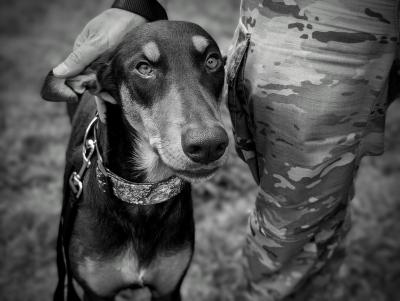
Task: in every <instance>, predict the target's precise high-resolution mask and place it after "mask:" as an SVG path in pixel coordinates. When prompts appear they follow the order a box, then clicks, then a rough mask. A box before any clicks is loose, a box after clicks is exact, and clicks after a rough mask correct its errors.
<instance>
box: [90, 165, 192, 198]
mask: <svg viewBox="0 0 400 301" xmlns="http://www.w3.org/2000/svg"><path fill="white" fill-rule="evenodd" d="M96 177H97V182H98V183H99V186H100V188H101V189H102V190H103V191H104V192H105V191H107V187H111V189H112V192H113V194H114V195H115V196H116V197H117V198H118V199H120V200H121V201H123V202H126V203H129V204H135V205H154V204H158V203H162V202H165V201H168V200H169V199H171V198H173V197H174V196H177V195H178V194H179V193H180V192H181V191H182V189H183V187H184V185H185V182H184V181H183V180H182V179H181V178H178V177H176V176H173V177H170V178H169V179H166V180H163V181H161V182H157V183H132V182H129V181H127V180H125V179H123V178H121V177H119V176H117V175H116V174H114V173H112V172H111V171H110V170H109V169H107V168H106V167H104V165H103V163H102V162H101V161H100V160H98V161H97V168H96Z"/></svg>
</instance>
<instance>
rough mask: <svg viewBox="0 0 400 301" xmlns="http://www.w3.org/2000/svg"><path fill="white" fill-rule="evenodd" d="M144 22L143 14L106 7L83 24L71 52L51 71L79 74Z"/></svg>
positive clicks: (62, 75) (70, 74)
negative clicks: (83, 26)
mask: <svg viewBox="0 0 400 301" xmlns="http://www.w3.org/2000/svg"><path fill="white" fill-rule="evenodd" d="M146 22H147V21H146V19H145V18H143V17H142V16H139V15H137V14H134V13H131V12H129V11H125V10H122V9H119V8H110V9H107V10H106V11H104V12H103V13H101V14H100V15H98V16H97V17H95V18H94V19H92V20H91V21H90V22H89V23H88V24H87V25H86V26H85V28H84V29H83V31H82V32H81V33H80V34H79V36H78V37H77V39H76V41H75V44H74V49H73V51H72V53H71V54H70V55H69V56H68V57H67V58H66V59H65V60H64V61H63V62H62V63H61V64H59V65H58V66H57V67H55V68H54V69H53V73H54V75H55V76H56V77H61V78H67V77H71V76H75V75H77V74H79V73H80V72H81V71H83V70H84V69H85V68H86V67H87V66H88V65H89V64H90V63H91V62H93V61H94V60H95V59H97V58H98V57H99V56H100V55H101V54H103V53H104V52H106V51H107V50H109V49H112V48H114V47H115V46H116V45H118V44H119V43H120V42H121V41H122V39H123V37H124V36H125V34H126V33H128V32H129V31H130V30H131V29H132V28H134V27H136V26H139V25H141V24H143V23H146Z"/></svg>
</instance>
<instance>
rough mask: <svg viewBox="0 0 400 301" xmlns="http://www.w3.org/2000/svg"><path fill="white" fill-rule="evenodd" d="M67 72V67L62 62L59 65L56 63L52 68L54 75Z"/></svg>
mask: <svg viewBox="0 0 400 301" xmlns="http://www.w3.org/2000/svg"><path fill="white" fill-rule="evenodd" d="M67 72H68V67H67V65H65V64H64V63H61V64H60V65H58V66H57V67H55V68H54V69H53V73H54V75H55V76H57V75H59V76H62V75H65V74H66V73H67Z"/></svg>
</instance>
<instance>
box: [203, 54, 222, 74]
mask: <svg viewBox="0 0 400 301" xmlns="http://www.w3.org/2000/svg"><path fill="white" fill-rule="evenodd" d="M220 63H221V59H220V58H219V56H218V55H217V54H210V55H209V56H208V57H207V59H206V66H207V68H208V69H210V70H212V71H214V70H215V69H217V68H218V67H219V66H220Z"/></svg>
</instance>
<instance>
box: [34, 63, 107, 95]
mask: <svg viewBox="0 0 400 301" xmlns="http://www.w3.org/2000/svg"><path fill="white" fill-rule="evenodd" d="M85 91H89V92H90V93H92V94H94V95H96V94H99V93H100V91H101V86H100V84H99V82H98V80H97V75H96V73H95V72H94V71H89V70H85V72H84V73H83V74H79V75H77V76H75V77H72V78H67V79H65V78H58V77H56V76H54V74H53V71H50V72H49V74H48V75H47V76H46V79H45V81H44V84H43V87H42V91H41V95H42V98H43V99H45V100H48V101H53V102H78V101H79V98H80V96H81V95H82V94H83V93H85Z"/></svg>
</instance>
